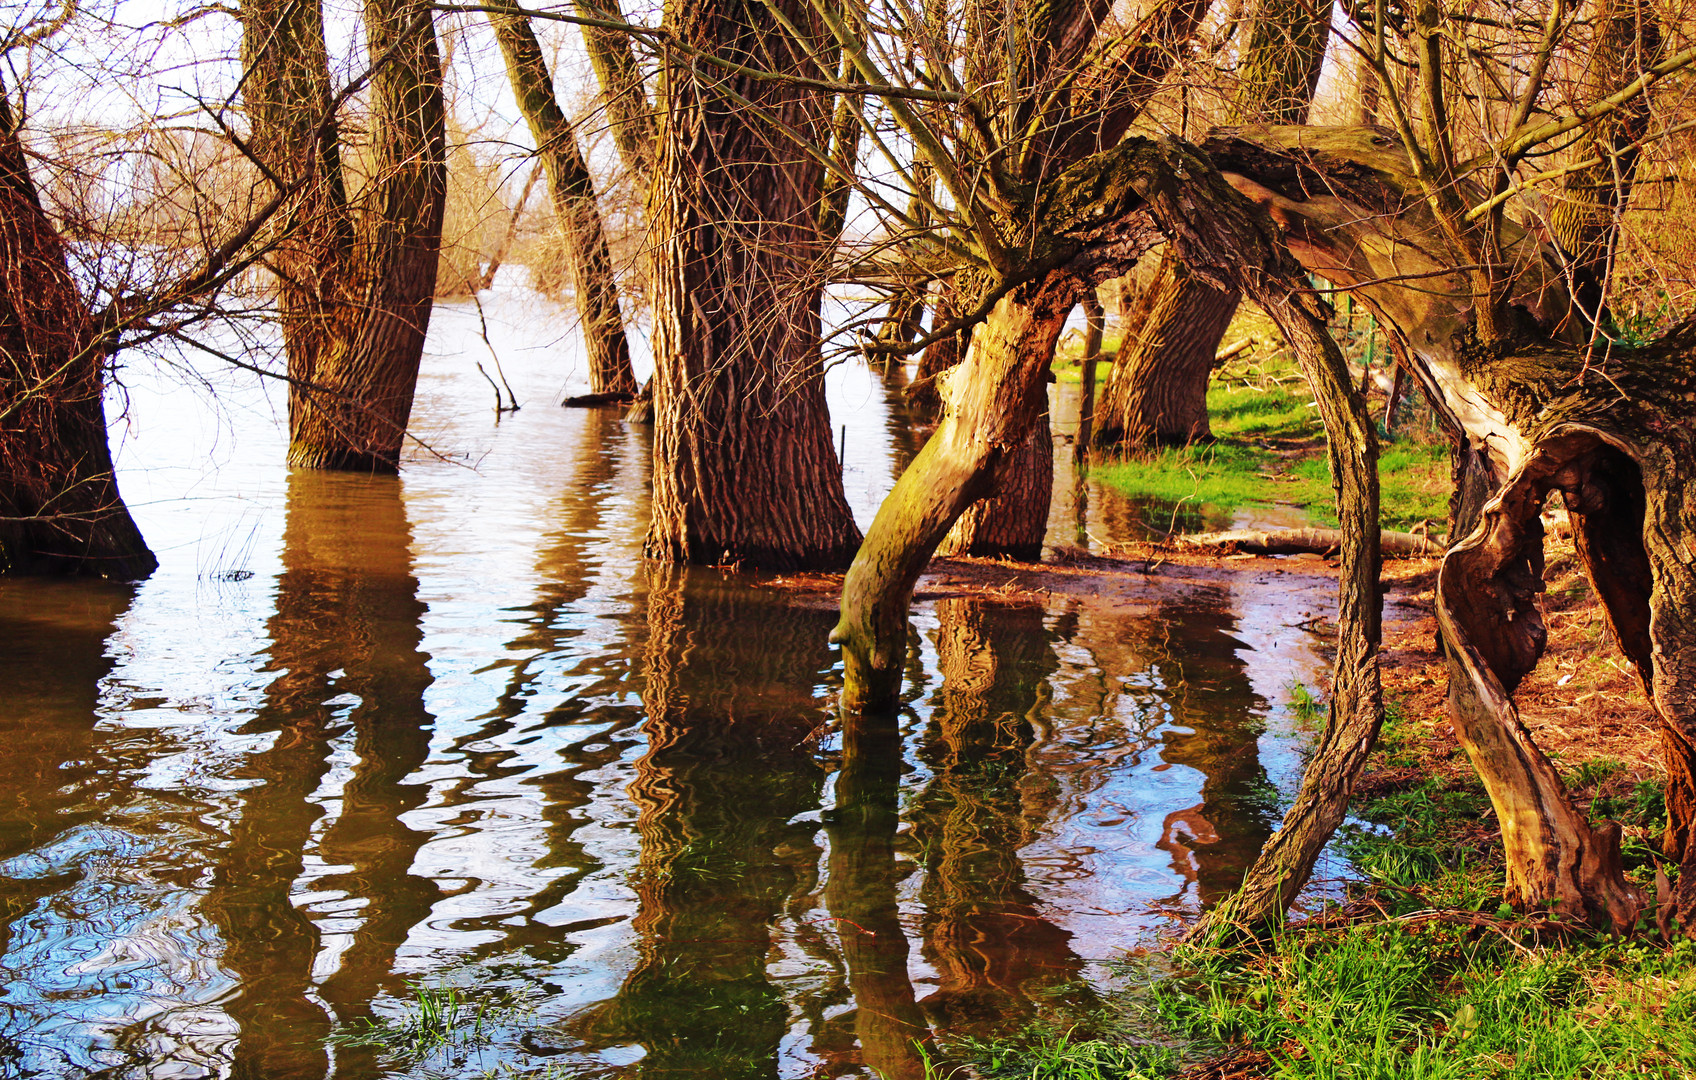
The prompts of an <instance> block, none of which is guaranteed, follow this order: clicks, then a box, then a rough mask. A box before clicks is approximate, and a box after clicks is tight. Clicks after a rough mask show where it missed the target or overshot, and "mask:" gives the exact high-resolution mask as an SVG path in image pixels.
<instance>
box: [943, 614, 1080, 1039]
mask: <svg viewBox="0 0 1696 1080" xmlns="http://www.w3.org/2000/svg"><path fill="white" fill-rule="evenodd" d="M936 613H937V620H938V622H939V624H940V625H939V627H938V630H937V655H938V659H939V664H940V668H941V673H942V678H943V682H942V686H941V689H940V691H939V697H940V702H939V707H938V708H937V710H936V712H935V715H934V737H932V738H930V739H928V740H927V741H928V745H927V747H926V749H925V751H924V753H925V756H926V757H927V758H928V759H929V761H930V763H931V765H932V768H933V770H934V777H933V779H932V780H931V782H930V784H929V785H928V786H927V787H926V788H925V790H924V791H923V792H922V793H921V794H920V796H919V798H918V800H917V802H916V804H915V807H914V809H913V811H912V826H913V830H912V831H913V842H914V843H916V844H917V845H918V848H919V851H920V853H921V855H922V858H923V863H924V867H925V880H924V884H923V886H922V887H921V889H920V894H919V895H920V900H921V902H922V903H923V904H924V908H925V913H924V939H925V956H926V958H927V959H928V960H930V962H931V964H932V965H933V966H935V968H936V969H937V971H938V975H939V980H940V982H939V986H938V988H937V990H936V992H935V993H933V994H932V995H931V996H929V997H928V998H926V999H925V1000H924V1002H923V1005H924V1008H925V1011H926V1013H927V1014H929V1015H930V1016H931V1017H932V1018H933V1019H934V1020H935V1021H936V1022H937V1023H938V1024H940V1025H942V1026H945V1027H948V1028H951V1029H956V1030H958V1029H964V1028H970V1027H973V1026H977V1025H982V1024H987V1023H989V1022H1000V1023H1004V1022H1005V1021H1006V1019H1007V1017H1008V1016H1009V1015H1017V1014H1020V1013H1028V1012H1030V1011H1032V1010H1033V1009H1034V1007H1035V1002H1034V1000H1033V995H1034V994H1036V993H1037V992H1038V991H1039V990H1041V989H1043V988H1053V987H1057V986H1060V985H1062V984H1067V983H1071V982H1073V981H1074V980H1076V978H1077V976H1078V974H1079V973H1080V971H1081V970H1082V962H1081V961H1080V960H1079V959H1078V958H1077V957H1076V956H1075V955H1074V954H1073V953H1072V951H1071V948H1070V944H1069V943H1070V939H1071V935H1070V934H1068V933H1067V932H1066V931H1065V930H1062V929H1061V928H1059V927H1057V926H1055V925H1054V924H1053V923H1051V922H1049V921H1048V920H1047V919H1046V918H1044V917H1043V915H1042V914H1041V912H1040V909H1039V906H1038V903H1037V901H1036V899H1035V897H1033V896H1032V895H1031V894H1030V892H1029V891H1028V890H1027V889H1026V885H1025V872H1024V867H1023V865H1022V863H1021V861H1020V857H1019V850H1020V848H1022V847H1024V846H1025V845H1026V843H1028V842H1029V840H1030V839H1031V837H1032V835H1033V831H1034V829H1035V828H1036V827H1038V826H1039V825H1040V824H1041V822H1040V820H1027V818H1026V814H1025V797H1024V794H1025V793H1024V790H1023V789H1024V788H1025V786H1026V785H1030V784H1034V785H1038V786H1040V785H1041V784H1042V783H1043V781H1042V779H1041V778H1040V776H1038V775H1036V774H1033V773H1032V772H1031V771H1030V770H1029V768H1028V764H1027V760H1026V752H1027V750H1028V749H1029V748H1030V746H1031V744H1032V740H1033V731H1032V726H1031V717H1032V716H1033V714H1034V713H1035V711H1036V710H1038V709H1039V708H1040V707H1041V704H1042V702H1043V700H1044V698H1045V694H1046V691H1047V682H1046V680H1047V678H1048V676H1049V675H1050V674H1052V673H1053V672H1054V671H1055V670H1056V668H1057V667H1058V660H1057V659H1056V657H1055V655H1054V650H1053V647H1052V644H1051V642H1050V641H1049V636H1048V634H1047V632H1046V631H1045V629H1044V627H1043V614H1044V612H1043V609H1042V608H1041V607H1038V606H1034V605H998V604H988V603H985V602H983V601H981V600H979V599H976V598H947V599H943V600H939V601H937V605H936Z"/></svg>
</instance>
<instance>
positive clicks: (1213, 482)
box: [1058, 311, 1449, 529]
mask: <svg viewBox="0 0 1696 1080" xmlns="http://www.w3.org/2000/svg"><path fill="white" fill-rule="evenodd" d="M1263 322H1264V317H1263V316H1259V315H1258V314H1257V313H1254V312H1252V311H1250V312H1247V313H1245V314H1242V315H1239V317H1238V320H1237V321H1236V322H1235V323H1233V324H1232V327H1231V330H1230V332H1229V333H1228V334H1227V335H1226V338H1227V340H1232V341H1235V340H1238V339H1240V338H1242V337H1256V338H1257V340H1260V341H1263V342H1265V341H1274V340H1276V338H1275V334H1274V333H1273V332H1271V331H1270V330H1269V328H1268V327H1266V326H1264V325H1262V323H1263ZM1362 325H1363V324H1362ZM1343 336H1344V337H1345V338H1348V337H1350V335H1343ZM1352 338H1353V339H1358V340H1351V343H1350V345H1349V347H1348V348H1347V349H1346V350H1345V351H1348V352H1349V353H1350V355H1351V358H1352V359H1354V360H1356V361H1357V362H1358V361H1359V360H1360V359H1361V357H1362V355H1363V353H1364V351H1365V349H1366V335H1365V334H1364V332H1360V333H1356V334H1354V335H1352ZM1272 349H1273V347H1272V346H1269V345H1261V346H1258V347H1257V349H1256V350H1254V351H1251V353H1250V354H1248V355H1246V356H1245V357H1243V358H1241V359H1237V360H1233V361H1232V362H1230V363H1228V364H1226V366H1225V367H1224V368H1222V369H1221V370H1220V371H1219V372H1217V373H1216V374H1215V377H1214V379H1213V381H1212V383H1211V384H1210V385H1209V387H1208V392H1207V407H1208V415H1209V418H1210V423H1211V424H1212V428H1213V434H1214V439H1215V441H1213V442H1209V443H1204V444H1197V445H1193V446H1187V447H1181V448H1169V449H1163V450H1157V451H1150V452H1146V453H1139V454H1134V455H1131V456H1128V457H1125V458H1123V459H1119V460H1111V459H1110V460H1106V461H1102V462H1099V463H1098V464H1097V465H1096V466H1095V467H1094V469H1093V472H1094V475H1095V476H1096V477H1098V478H1099V479H1100V480H1101V481H1102V482H1104V483H1106V484H1108V485H1109V486H1111V487H1113V488H1116V489H1117V490H1119V491H1122V492H1124V493H1125V494H1126V495H1129V496H1131V497H1133V498H1138V499H1151V500H1157V501H1161V502H1165V503H1172V504H1178V503H1182V504H1184V505H1185V507H1186V508H1194V509H1198V510H1202V511H1203V512H1205V510H1206V509H1209V508H1210V509H1211V510H1212V511H1214V512H1215V515H1220V514H1228V513H1229V512H1231V511H1233V510H1237V509H1239V508H1242V507H1254V506H1274V505H1283V506H1295V507H1299V508H1301V509H1304V510H1306V511H1307V512H1308V514H1309V516H1310V517H1311V518H1312V519H1313V520H1314V522H1315V523H1317V524H1335V523H1336V510H1335V496H1334V495H1333V493H1332V490H1331V477H1330V470H1329V466H1328V465H1327V464H1326V461H1325V449H1324V430H1323V428H1322V426H1321V424H1320V421H1319V415H1318V410H1317V408H1316V407H1315V406H1314V405H1313V396H1312V395H1311V394H1310V393H1308V391H1307V387H1306V384H1305V383H1304V382H1303V381H1302V379H1301V377H1300V376H1299V374H1297V372H1296V370H1295V366H1294V364H1293V362H1292V361H1291V360H1290V359H1289V358H1288V357H1287V356H1284V355H1282V354H1279V353H1275V352H1273V351H1272ZM1257 357H1259V358H1257ZM1058 370H1059V371H1060V373H1061V378H1063V379H1069V378H1071V377H1075V374H1076V372H1077V370H1078V369H1077V367H1076V366H1075V365H1071V364H1062V365H1060V366H1059V369H1058ZM1098 379H1099V381H1100V382H1105V379H1106V371H1105V370H1103V371H1102V372H1101V373H1100V375H1099V376H1098ZM1409 404H1410V406H1411V404H1412V403H1411V402H1410V403H1409ZM1377 407H1378V409H1379V410H1380V411H1381V410H1382V408H1383V403H1382V397H1381V396H1380V397H1379V398H1378V399H1377ZM1422 407H1423V406H1422V403H1421V405H1420V406H1418V407H1409V408H1404V409H1403V411H1402V412H1401V414H1399V415H1398V423H1397V426H1396V427H1395V428H1394V429H1393V434H1392V438H1390V439H1389V440H1387V441H1386V442H1385V444H1384V445H1383V447H1382V455H1381V457H1380V459H1379V467H1378V471H1379V478H1380V483H1381V484H1382V495H1381V501H1382V505H1383V524H1384V527H1385V528H1391V529H1408V528H1412V527H1414V526H1415V525H1417V524H1418V523H1420V522H1425V521H1428V522H1435V523H1440V522H1442V521H1444V520H1445V519H1446V518H1447V516H1448V492H1449V472H1448V450H1447V444H1446V443H1445V442H1444V441H1443V440H1442V438H1441V436H1440V435H1438V434H1437V433H1436V432H1435V431H1434V430H1433V429H1432V427H1431V424H1430V421H1429V418H1428V417H1427V416H1425V415H1423V414H1421V412H1420V411H1419V410H1420V408H1422Z"/></svg>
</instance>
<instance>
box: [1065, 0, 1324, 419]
mask: <svg viewBox="0 0 1696 1080" xmlns="http://www.w3.org/2000/svg"><path fill="white" fill-rule="evenodd" d="M1330 30H1331V10H1330V8H1329V7H1328V6H1326V5H1323V4H1318V5H1315V4H1310V3H1307V2H1305V0H1264V2H1263V3H1262V4H1261V5H1260V8H1259V10H1258V11H1257V12H1256V13H1255V17H1254V19H1253V20H1252V22H1251V29H1250V32H1249V38H1248V41H1247V42H1246V43H1245V44H1244V46H1243V60H1242V65H1241V67H1240V69H1239V70H1238V81H1237V91H1236V94H1235V96H1234V98H1233V99H1232V101H1231V104H1230V108H1229V109H1228V110H1227V112H1226V118H1225V122H1226V123H1228V124H1245V123H1253V122H1258V121H1267V122H1271V123H1281V124H1302V123H1306V122H1307V112H1308V108H1309V106H1310V105H1311V103H1312V101H1313V91H1314V88H1315V87H1316V86H1317V85H1318V83H1319V73H1320V68H1321V66H1322V65H1323V62H1324V59H1325V48H1326V43H1327V42H1328V41H1329V39H1330ZM1240 300H1241V297H1240V296H1239V295H1238V294H1237V293H1235V292H1233V291H1231V290H1221V289H1215V288H1213V287H1212V286H1211V285H1209V284H1207V282H1205V281H1202V280H1200V279H1198V278H1197V277H1196V276H1195V275H1193V274H1191V273H1190V272H1189V271H1188V270H1187V269H1186V268H1185V267H1184V266H1183V264H1182V263H1180V262H1179V261H1178V260H1177V259H1176V258H1175V256H1174V254H1173V252H1172V251H1171V250H1170V249H1168V250H1166V251H1165V252H1163V253H1162V255H1161V260H1160V266H1159V268H1158V269H1157V270H1156V272H1155V275H1154V279H1153V281H1151V282H1150V283H1149V285H1148V288H1147V292H1146V294H1145V295H1144V297H1143V298H1142V300H1141V301H1140V302H1139V304H1138V307H1137V313H1138V317H1137V318H1136V319H1135V321H1134V322H1128V323H1127V324H1126V327H1125V338H1124V341H1123V342H1122V343H1121V344H1120V346H1119V352H1118V355H1117V356H1116V357H1115V358H1114V363H1113V371H1112V375H1111V377H1110V378H1109V379H1108V382H1107V385H1106V387H1105V391H1104V394H1103V400H1102V403H1101V411H1100V416H1099V417H1098V418H1097V420H1096V423H1095V425H1094V431H1093V439H1094V441H1095V443H1096V445H1099V446H1109V445H1116V444H1120V443H1123V444H1126V445H1131V446H1143V445H1158V444H1167V445H1180V446H1181V445H1184V444H1186V443H1190V442H1193V441H1195V440H1196V439H1205V438H1209V437H1211V435H1212V429H1211V428H1210V427H1209V425H1208V422H1207V380H1208V378H1209V376H1211V375H1212V372H1213V366H1214V356H1215V355H1216V354H1217V353H1218V351H1219V343H1220V341H1222V340H1223V339H1224V337H1225V331H1226V329H1227V328H1228V327H1229V326H1230V325H1231V318H1232V316H1234V315H1235V314H1236V311H1237V305H1238V303H1239V301H1240Z"/></svg>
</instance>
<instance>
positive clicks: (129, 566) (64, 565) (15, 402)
mask: <svg viewBox="0 0 1696 1080" xmlns="http://www.w3.org/2000/svg"><path fill="white" fill-rule="evenodd" d="M106 329H107V328H106V327H105V326H103V324H102V319H101V318H100V316H99V313H97V312H95V311H94V310H92V309H91V308H90V306H89V304H88V302H87V301H86V300H84V298H83V296H82V294H81V292H80V291H79V290H78V288H77V283H76V280H75V279H74V278H73V276H72V274H71V269H70V263H69V261H68V259H67V257H66V250H65V241H64V239H63V237H61V236H60V234H59V231H58V229H57V228H56V227H55V225H54V223H53V222H52V220H51V219H49V218H48V216H47V214H46V212H45V210H44V209H43V208H42V203H41V197H40V194H39V192H38V191H37V190H36V186H35V181H34V179H33V178H32V177H31V176H30V171H29V160H28V158H27V156H26V155H25V153H24V147H23V143H22V141H21V140H20V138H19V135H18V125H17V120H16V118H15V117H14V114H13V112H12V107H11V103H10V101H9V100H8V98H7V95H6V90H5V87H4V86H3V85H0V358H3V360H4V365H3V366H0V573H6V574H19V573H40V572H54V573H71V574H86V575H91V576H97V577H108V578H116V579H120V580H128V579H133V578H141V577H146V576H147V575H148V574H150V573H152V572H153V570H154V569H155V568H156V567H157V566H158V560H156V559H155V558H154V557H153V553H152V552H151V551H149V550H148V548H147V544H146V542H145V541H143V539H142V536H141V530H139V529H138V528H136V524H135V521H134V519H133V518H131V517H130V512H129V508H128V507H126V506H125V505H124V501H123V498H122V497H121V496H120V495H119V493H118V482H117V479H116V477H115V476H114V475H113V471H112V451H111V447H110V446H109V444H108V443H107V437H106V405H105V397H104V395H105V392H106V365H107V363H108V361H109V342H110V338H109V336H108V334H107V333H105V332H104V331H105V330H106Z"/></svg>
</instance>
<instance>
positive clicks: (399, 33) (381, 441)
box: [242, 0, 447, 472]
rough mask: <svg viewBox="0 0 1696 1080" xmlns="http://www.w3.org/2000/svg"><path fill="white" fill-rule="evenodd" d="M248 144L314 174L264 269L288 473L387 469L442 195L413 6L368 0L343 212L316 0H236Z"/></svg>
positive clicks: (425, 22) (424, 21)
mask: <svg viewBox="0 0 1696 1080" xmlns="http://www.w3.org/2000/svg"><path fill="white" fill-rule="evenodd" d="M242 21H243V35H244V36H243V53H242V55H243V60H244V62H245V63H246V64H247V67H248V70H249V76H248V79H247V81H246V83H244V85H243V93H244V95H245V98H246V101H247V105H248V112H249V115H250V117H251V118H252V124H253V131H254V149H255V153H256V154H257V155H258V156H259V158H260V160H261V161H264V162H265V163H266V165H267V167H268V168H269V169H270V170H271V172H272V174H273V175H274V176H277V177H279V178H282V179H284V180H285V181H292V180H295V179H296V178H300V177H303V176H309V175H310V177H311V182H310V183H308V184H306V185H305V189H304V194H303V196H302V197H301V198H300V200H299V205H298V207H297V209H296V212H295V214H294V219H295V228H294V230H293V231H292V233H291V235H290V236H288V237H286V238H284V240H283V242H282V244H281V247H280V249H279V252H278V255H277V257H276V259H275V260H273V265H274V266H275V267H276V269H277V271H278V275H279V278H280V282H279V298H278V306H279V310H280V312H281V315H282V320H283V339H284V346H285V349H286V351H287V353H288V363H289V375H290V379H291V382H290V384H289V463H290V464H292V465H299V466H305V467H307V468H317V469H347V470H354V471H360V472H395V471H396V470H397V469H398V468H399V466H400V448H401V444H402V442H403V440H404V439H405V436H406V424H407V421H408V419H409V418H410V416H411V413H412V394H413V390H414V388H415V387H416V385H417V381H418V364H419V360H420V358H421V357H422V355H423V349H424V335H425V331H426V330H427V329H428V327H429V322H430V312H431V307H432V302H433V299H434V295H435V286H436V267H437V261H438V260H437V251H438V248H439V247H440V243H441V232H442V209H443V204H444V201H445V199H446V196H447V165H446V160H447V157H446V136H445V132H444V106H443V100H442V71H441V61H440V57H439V55H438V53H437V49H436V32H435V27H434V25H433V24H432V22H431V10H430V8H429V6H428V5H426V4H423V3H420V2H419V0H367V2H366V5H365V24H366V26H365V29H366V38H367V42H368V45H367V48H368V51H369V53H370V55H371V56H372V57H374V58H379V62H378V63H377V66H376V68H375V71H374V72H373V74H372V76H371V140H372V153H371V157H372V179H371V180H370V182H369V183H368V184H367V186H366V190H365V192H364V194H363V195H362V199H361V203H360V205H358V206H354V205H350V204H349V202H348V200H347V195H346V192H345V189H344V183H343V179H342V173H341V159H340V154H341V151H340V147H339V145H338V143H337V132H336V127H335V124H334V117H333V116H332V115H331V114H330V112H329V104H330V101H331V97H330V89H329V88H330V79H329V67H328V58H327V53H326V51H325V48H324V27H323V15H322V12H321V9H320V7H319V6H318V4H316V3H312V2H307V3H295V2H286V0H248V3H246V4H245V5H244V6H243V9H242Z"/></svg>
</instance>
